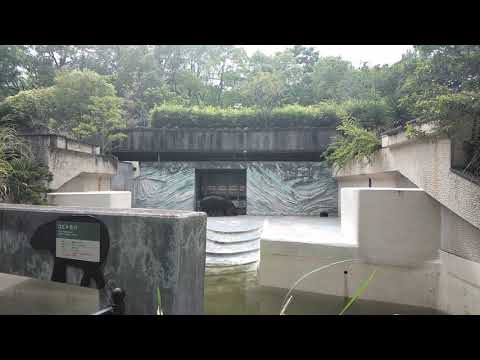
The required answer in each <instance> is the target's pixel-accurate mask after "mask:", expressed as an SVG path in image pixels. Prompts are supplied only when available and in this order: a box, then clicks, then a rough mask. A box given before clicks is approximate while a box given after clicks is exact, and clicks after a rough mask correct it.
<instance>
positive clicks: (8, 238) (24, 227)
mask: <svg viewBox="0 0 480 360" xmlns="http://www.w3.org/2000/svg"><path fill="white" fill-rule="evenodd" d="M65 215H92V216H94V217H96V218H97V219H98V220H100V221H102V222H103V223H104V224H105V225H106V227H107V229H108V232H109V237H110V248H109V252H108V254H107V257H106V262H105V267H104V277H105V280H106V287H105V289H104V290H103V291H101V292H100V295H101V298H102V302H103V303H104V305H105V298H106V294H109V293H110V291H111V290H112V289H113V288H115V287H121V288H123V289H125V291H126V294H127V297H126V311H127V313H128V314H155V313H156V305H157V299H156V289H157V287H160V289H161V293H162V305H163V308H164V311H165V312H166V313H167V314H201V313H203V277H204V271H205V246H206V216H205V215H204V214H202V213H194V212H182V211H163V210H162V211H160V210H153V209H149V210H145V209H122V210H119V209H98V208H97V209H94V208H67V207H63V208H62V207H53V206H29V205H12V204H0V272H3V273H10V274H15V275H22V276H28V277H32V278H38V279H41V280H50V279H51V276H52V270H53V262H54V258H53V256H52V255H51V254H50V253H49V252H48V251H46V250H45V251H43V250H42V251H41V250H35V249H33V248H32V246H31V245H30V239H31V237H32V235H33V234H34V233H35V231H36V230H37V229H38V227H40V226H41V225H43V224H46V223H48V222H51V221H55V220H56V219H58V217H59V216H65ZM70 270H73V271H70V272H67V282H69V283H72V284H77V285H78V284H79V283H80V278H81V276H82V273H81V270H78V271H75V270H77V269H76V268H71V269H70Z"/></svg>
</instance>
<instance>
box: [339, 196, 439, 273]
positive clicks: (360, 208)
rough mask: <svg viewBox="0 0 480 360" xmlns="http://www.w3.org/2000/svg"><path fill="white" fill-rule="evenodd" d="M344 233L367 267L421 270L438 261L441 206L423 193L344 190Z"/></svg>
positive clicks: (342, 216) (342, 222)
mask: <svg viewBox="0 0 480 360" xmlns="http://www.w3.org/2000/svg"><path fill="white" fill-rule="evenodd" d="M342 202H343V206H342V211H341V231H342V235H343V237H344V238H345V239H348V240H349V241H351V242H353V243H356V244H358V249H359V256H360V258H362V259H364V260H365V261H366V262H368V263H372V264H383V265H390V266H420V265H422V264H423V263H424V262H425V261H429V260H434V259H437V258H438V250H439V249H440V205H439V204H438V203H437V202H436V201H435V200H433V199H432V198H431V197H429V196H428V195H427V194H425V192H424V191H423V190H420V189H404V188H397V189H393V188H376V189H375V188H344V189H342Z"/></svg>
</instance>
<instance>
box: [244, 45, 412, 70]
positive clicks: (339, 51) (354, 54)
mask: <svg viewBox="0 0 480 360" xmlns="http://www.w3.org/2000/svg"><path fill="white" fill-rule="evenodd" d="M237 46H240V47H243V48H244V49H245V51H246V52H247V54H248V55H252V54H253V53H254V52H255V51H257V50H260V51H261V52H263V53H264V54H267V55H273V54H274V53H276V52H277V51H282V50H284V49H286V48H288V47H292V46H293V45H237ZM304 46H308V47H310V46H312V47H314V48H316V49H317V50H318V52H319V53H320V56H341V57H342V59H344V60H350V61H351V62H352V64H353V65H354V66H361V65H362V63H363V62H365V61H366V62H368V65H369V66H374V65H377V64H380V65H383V64H389V65H391V64H393V63H395V62H397V61H399V60H401V59H402V54H404V53H405V52H406V51H407V50H409V49H412V48H413V46H412V45H304Z"/></svg>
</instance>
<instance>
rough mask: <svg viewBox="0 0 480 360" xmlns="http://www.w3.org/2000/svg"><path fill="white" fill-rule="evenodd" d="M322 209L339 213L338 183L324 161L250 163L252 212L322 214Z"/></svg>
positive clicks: (249, 203) (250, 201) (252, 213)
mask: <svg viewBox="0 0 480 360" xmlns="http://www.w3.org/2000/svg"><path fill="white" fill-rule="evenodd" d="M322 211H326V212H328V213H329V214H336V213H337V184H336V181H335V179H333V178H332V176H331V172H330V169H329V168H328V167H327V166H326V165H325V164H324V163H320V162H251V163H249V165H248V168H247V213H248V214H249V215H319V214H320V212H322Z"/></svg>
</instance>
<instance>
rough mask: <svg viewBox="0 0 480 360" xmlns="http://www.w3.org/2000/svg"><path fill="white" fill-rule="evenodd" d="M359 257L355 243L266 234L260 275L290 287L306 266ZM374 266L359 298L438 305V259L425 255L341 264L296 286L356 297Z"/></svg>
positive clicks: (260, 278)
mask: <svg viewBox="0 0 480 360" xmlns="http://www.w3.org/2000/svg"><path fill="white" fill-rule="evenodd" d="M356 258H358V247H356V246H352V245H346V244H343V245H341V244H338V245H336V246H334V245H327V244H318V243H317V244H311V243H310V244H309V243H302V242H295V241H292V242H287V241H272V240H266V239H262V240H261V248H260V267H259V269H258V281H259V283H260V285H263V286H271V287H278V288H282V289H285V293H286V291H287V289H289V288H291V287H292V286H293V284H294V283H295V281H297V280H298V279H299V278H300V277H301V276H303V275H305V274H307V273H308V272H310V271H312V270H314V269H317V268H320V267H321V266H326V265H329V264H331V263H333V262H336V261H341V260H346V259H356ZM375 270H377V272H376V274H375V277H374V279H373V281H372V282H371V283H370V284H369V286H368V289H367V290H366V291H365V292H364V293H363V294H362V296H361V299H364V300H373V301H382V302H388V303H394V304H403V305H412V306H421V307H425V308H429V309H434V308H437V302H438V291H439V281H440V263H439V261H438V260H433V261H427V262H424V263H423V264H421V265H419V266H415V267H405V266H390V265H383V264H368V263H365V262H351V263H343V264H338V265H335V266H332V267H330V268H327V269H325V270H322V271H320V272H318V273H314V274H312V275H311V276H309V277H307V278H306V279H305V280H304V281H302V282H301V283H300V284H299V285H298V287H297V289H298V290H303V291H308V292H313V293H321V294H327V295H335V296H341V297H346V298H347V297H352V296H353V294H354V293H355V291H356V290H357V289H358V287H359V286H360V285H361V284H362V282H364V281H365V280H366V279H367V278H368V277H369V276H370V275H371V274H372V272H373V271H375ZM293 301H295V299H294V300H293ZM340 310H341V309H338V311H340ZM279 311H280V309H279Z"/></svg>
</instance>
